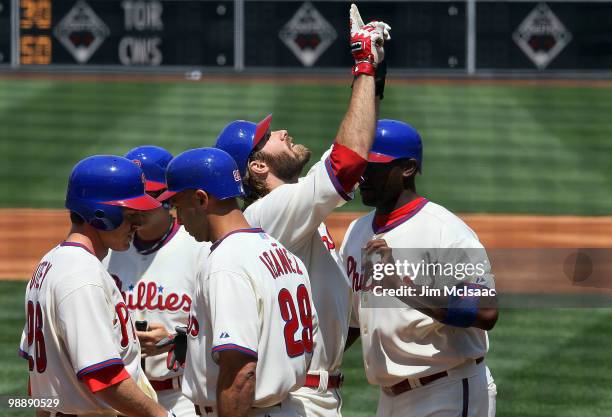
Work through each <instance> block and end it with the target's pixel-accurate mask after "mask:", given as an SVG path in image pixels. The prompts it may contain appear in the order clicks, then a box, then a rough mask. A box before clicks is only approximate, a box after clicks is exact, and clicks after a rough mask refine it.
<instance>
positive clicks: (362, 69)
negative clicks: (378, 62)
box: [353, 61, 376, 77]
mask: <svg viewBox="0 0 612 417" xmlns="http://www.w3.org/2000/svg"><path fill="white" fill-rule="evenodd" d="M359 74H365V75H369V76H371V77H374V76H375V75H376V67H374V64H372V63H371V62H369V61H361V62H358V63H356V64H355V66H354V67H353V75H354V76H357V75H359Z"/></svg>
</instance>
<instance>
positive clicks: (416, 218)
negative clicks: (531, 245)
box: [340, 120, 498, 417]
mask: <svg viewBox="0 0 612 417" xmlns="http://www.w3.org/2000/svg"><path fill="white" fill-rule="evenodd" d="M368 161H369V162H368V167H367V169H366V171H365V174H364V178H363V182H362V183H361V184H360V185H359V189H360V191H361V197H362V200H363V203H364V204H365V205H367V206H371V207H375V210H374V211H372V212H371V213H369V214H367V215H366V216H364V217H361V218H359V219H357V220H355V221H354V222H353V223H351V225H350V226H349V228H348V230H347V233H346V236H345V238H344V242H343V244H342V248H341V250H340V256H341V258H342V260H343V263H344V265H345V266H346V268H347V272H348V275H349V277H350V278H351V280H352V283H353V290H354V291H355V296H354V305H353V313H354V314H353V315H354V316H355V317H354V319H355V321H356V323H354V325H358V327H359V329H360V333H361V338H362V347H363V358H364V366H365V371H366V375H367V377H368V381H369V382H370V383H371V384H374V385H379V386H380V388H381V391H380V399H379V404H378V411H377V416H378V417H413V416H414V417H422V416H429V415H436V416H438V415H439V416H463V417H467V416H483V417H485V416H487V415H488V412H489V396H488V390H487V375H486V374H487V370H486V367H485V364H484V357H485V355H486V352H487V350H488V338H487V332H486V331H487V330H490V329H491V328H493V326H494V325H495V323H496V321H497V315H498V311H497V308H496V306H495V303H490V301H491V300H488V299H487V301H489V303H487V304H484V301H483V300H484V299H483V298H479V297H478V296H465V297H451V296H449V297H446V299H445V300H444V303H445V304H441V305H444V306H445V308H442V307H440V306H439V305H431V303H430V302H429V301H428V300H427V299H426V297H420V296H418V295H415V296H414V297H405V299H403V300H402V301H404V303H405V304H402V305H401V307H402V308H372V307H369V306H367V305H364V302H365V301H364V300H367V298H366V296H367V297H372V294H371V293H369V294H362V292H365V291H366V288H370V286H371V284H372V282H373V281H372V282H371V280H370V279H369V278H368V277H367V276H364V274H362V273H361V271H362V268H364V265H363V259H362V249H363V248H365V254H366V255H364V256H370V255H372V254H375V253H376V254H379V255H382V256H389V254H390V253H396V252H394V251H390V249H395V248H419V251H423V253H424V255H423V256H424V258H425V259H437V258H436V257H437V254H438V253H440V251H438V248H471V249H480V250H481V251H482V252H481V253H484V248H483V247H482V245H481V244H480V242H479V240H478V237H477V236H476V234H475V233H474V232H473V231H472V230H471V229H470V228H469V227H468V226H467V225H466V224H465V223H463V222H462V221H461V220H460V219H459V218H458V217H457V216H455V215H454V214H452V213H451V212H450V211H448V210H447V209H445V208H444V207H442V206H440V205H438V204H435V203H433V202H431V201H429V200H427V199H426V198H425V197H422V196H419V195H418V194H417V192H416V187H415V177H416V174H417V173H419V172H420V171H421V169H422V144H421V138H420V136H419V134H418V133H417V131H416V130H415V129H414V128H412V127H411V126H409V125H408V124H406V123H403V122H400V121H395V120H380V121H379V122H378V125H377V130H376V138H375V141H374V145H373V147H372V150H371V152H370V155H369V157H368ZM428 248H429V249H428ZM460 250H461V251H462V250H463V249H460ZM485 256H486V254H485ZM366 278H368V279H366ZM453 279H454V278H453ZM408 282H411V280H408ZM412 285H413V286H414V287H415V288H416V286H415V285H414V284H412ZM459 285H460V286H461V288H463V289H480V290H481V291H482V290H487V289H494V287H495V283H494V281H493V276H492V274H491V273H490V264H485V267H484V273H483V274H481V275H479V277H478V279H476V278H472V277H470V276H466V277H465V278H464V279H462V280H461V281H460V283H459ZM415 294H420V292H418V291H417V292H415ZM406 300H407V301H406ZM493 388H494V385H493ZM493 413H494V409H493Z"/></svg>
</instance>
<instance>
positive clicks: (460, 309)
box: [441, 284, 478, 328]
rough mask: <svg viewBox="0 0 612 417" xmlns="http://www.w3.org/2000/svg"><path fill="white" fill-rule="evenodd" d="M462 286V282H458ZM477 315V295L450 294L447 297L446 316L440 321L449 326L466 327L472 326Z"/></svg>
mask: <svg viewBox="0 0 612 417" xmlns="http://www.w3.org/2000/svg"><path fill="white" fill-rule="evenodd" d="M459 285H461V286H463V285H464V284H459ZM477 315H478V297H477V296H464V297H461V296H458V295H450V296H449V297H448V309H447V311H446V317H444V320H442V321H441V323H444V324H447V325H449V326H455V327H463V328H468V327H472V326H473V325H474V323H475V322H476V316H477Z"/></svg>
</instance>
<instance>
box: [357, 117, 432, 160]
mask: <svg viewBox="0 0 612 417" xmlns="http://www.w3.org/2000/svg"><path fill="white" fill-rule="evenodd" d="M399 158H414V159H416V160H417V162H418V164H419V170H421V167H422V165H423V143H422V142H421V136H420V135H419V132H417V131H416V129H415V128H413V127H412V126H410V125H409V124H408V123H404V122H400V121H398V120H388V119H383V120H379V121H378V124H377V125H376V136H375V138H374V144H373V145H372V149H371V150H370V153H369V155H368V162H379V163H380V162H382V163H385V162H391V161H393V160H394V159H399Z"/></svg>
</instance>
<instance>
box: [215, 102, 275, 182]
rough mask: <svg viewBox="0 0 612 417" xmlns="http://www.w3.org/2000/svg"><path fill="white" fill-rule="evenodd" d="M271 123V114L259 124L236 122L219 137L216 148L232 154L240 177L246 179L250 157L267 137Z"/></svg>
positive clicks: (228, 126) (224, 129)
mask: <svg viewBox="0 0 612 417" xmlns="http://www.w3.org/2000/svg"><path fill="white" fill-rule="evenodd" d="M271 122H272V115H271V114H269V115H268V116H266V118H265V119H263V120H262V121H261V122H259V123H257V124H256V123H253V122H247V121H245V120H234V121H233V122H231V123H230V124H228V125H227V126H225V127H224V128H223V130H222V131H221V133H220V134H219V136H218V137H217V142H215V148H219V149H222V150H224V151H225V152H227V153H228V154H230V155H231V157H232V158H234V160H235V161H236V164H237V165H238V170H240V175H242V176H243V177H244V175H245V173H246V168H247V163H248V161H249V156H250V155H251V152H253V149H255V147H256V146H257V145H258V144H259V142H261V140H262V139H263V138H264V137H265V136H266V133H267V132H268V129H269V128H270V123H271Z"/></svg>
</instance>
